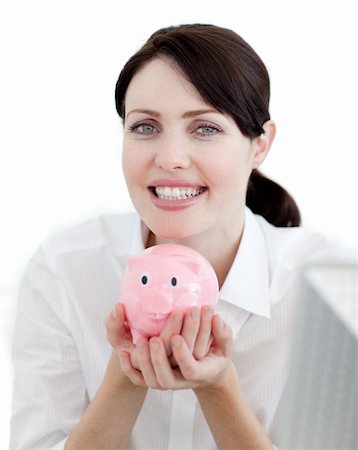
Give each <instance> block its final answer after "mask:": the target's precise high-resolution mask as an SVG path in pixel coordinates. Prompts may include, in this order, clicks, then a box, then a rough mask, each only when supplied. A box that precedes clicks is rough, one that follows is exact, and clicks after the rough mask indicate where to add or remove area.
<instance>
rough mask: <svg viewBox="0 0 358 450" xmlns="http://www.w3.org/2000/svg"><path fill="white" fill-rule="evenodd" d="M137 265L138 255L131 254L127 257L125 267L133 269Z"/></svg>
mask: <svg viewBox="0 0 358 450" xmlns="http://www.w3.org/2000/svg"><path fill="white" fill-rule="evenodd" d="M137 267H138V256H137V255H132V256H128V258H127V268H128V270H130V271H131V270H134V269H136V268H137Z"/></svg>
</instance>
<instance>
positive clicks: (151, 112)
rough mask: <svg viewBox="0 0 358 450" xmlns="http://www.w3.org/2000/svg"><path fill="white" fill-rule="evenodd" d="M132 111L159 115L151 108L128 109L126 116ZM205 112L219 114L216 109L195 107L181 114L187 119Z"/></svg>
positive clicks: (154, 115)
mask: <svg viewBox="0 0 358 450" xmlns="http://www.w3.org/2000/svg"><path fill="white" fill-rule="evenodd" d="M132 113H142V114H148V115H150V116H153V117H158V118H159V117H161V114H160V113H159V112H157V111H153V110H151V109H133V110H132V111H130V112H129V113H128V114H127V117H128V116H129V115H130V114H132ZM205 113H216V114H220V113H219V111H217V110H216V109H196V110H193V111H186V112H185V113H184V114H182V116H181V117H182V118H183V119H188V118H191V117H195V116H200V114H205Z"/></svg>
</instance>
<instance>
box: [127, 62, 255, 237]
mask: <svg viewBox="0 0 358 450" xmlns="http://www.w3.org/2000/svg"><path fill="white" fill-rule="evenodd" d="M125 111H126V116H125V122H124V140H123V158H122V163H123V171H124V176H125V179H126V182H127V186H128V190H129V194H130V197H131V199H132V202H133V204H134V207H135V208H136V210H137V211H138V213H139V215H140V216H141V218H142V219H143V221H144V222H145V223H146V224H147V225H148V227H149V228H150V229H151V230H152V231H153V233H154V234H155V235H156V236H157V243H159V242H160V239H161V238H162V240H168V239H169V240H176V241H178V240H181V239H187V238H193V237H195V236H199V235H201V236H204V237H205V236H207V238H208V239H215V236H219V235H218V233H220V235H221V236H222V237H224V236H226V237H228V238H229V237H230V236H231V235H232V236H237V233H238V232H240V231H241V229H242V225H243V217H244V206H245V197H246V187H247V182H248V178H249V176H250V173H251V170H252V169H253V168H254V167H256V166H257V165H258V157H257V156H255V148H254V147H255V141H250V140H249V139H248V138H246V137H244V136H243V135H242V133H241V131H240V130H239V128H238V127H237V125H236V123H235V122H234V120H233V119H232V118H231V117H230V116H228V115H227V114H222V113H220V112H218V111H217V110H215V109H214V108H213V107H212V106H210V105H208V104H207V103H205V101H204V100H203V98H202V97H201V96H200V94H199V92H198V91H197V90H196V88H195V87H194V86H193V85H192V84H191V83H190V82H188V81H187V80H186V79H185V77H184V76H183V75H182V72H181V71H180V69H179V68H178V67H177V66H176V65H175V63H173V62H172V61H171V60H169V59H163V58H157V59H154V60H151V61H150V62H149V63H147V64H146V65H145V66H144V67H143V68H142V69H141V70H140V71H138V72H137V73H136V75H135V76H134V77H133V79H132V80H131V82H130V84H129V86H128V89H127V92H126V97H125ZM240 227H241V229H240ZM222 233H224V235H222ZM209 242H211V243H212V244H214V241H209Z"/></svg>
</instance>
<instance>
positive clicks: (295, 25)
mask: <svg viewBox="0 0 358 450" xmlns="http://www.w3.org/2000/svg"><path fill="white" fill-rule="evenodd" d="M192 22H204V23H213V24H216V25H220V26H225V27H228V28H232V29H233V30H235V31H236V32H237V33H239V34H240V35H241V36H242V37H243V38H244V39H245V40H247V41H248V42H249V43H250V44H251V45H252V46H253V48H254V49H255V50H256V51H257V52H258V54H259V55H260V56H261V58H262V59H263V61H264V62H265V64H266V65H267V68H268V70H269V73H270V76H271V82H272V100H271V116H272V118H273V119H274V120H275V121H276V123H277V127H278V134H277V138H276V141H275V143H274V146H273V148H272V150H271V154H270V155H269V157H268V159H267V160H266V162H265V163H264V165H263V166H262V169H263V171H264V172H265V173H266V174H267V175H268V176H270V177H271V178H273V179H275V180H276V181H278V182H279V183H280V184H282V185H283V186H284V187H285V188H287V189H288V191H289V192H290V193H291V194H292V195H293V196H294V198H295V199H296V201H297V202H298V204H299V206H300V208H301V212H302V216H303V222H304V225H305V226H308V227H310V228H314V229H317V230H318V231H321V232H322V233H324V234H327V235H330V236H332V237H334V238H337V239H339V240H341V241H342V242H345V243H348V244H351V245H354V246H356V245H357V229H358V228H357V205H358V196H357V181H356V180H357V175H358V174H357V143H358V142H357V101H358V95H357V79H358V70H357V65H358V64H357V63H358V61H357V60H358V45H357V7H356V3H355V2H346V1H344V0H343V1H342V0H340V1H334V2H329V1H323V0H322V1H318V0H311V1H300V2H294V1H289V0H286V1H282V2H278V1H277V2H276V1H271V0H267V1H261V2H259V1H250V2H242V1H240V0H236V1H232V2H228V1H225V0H217V1H215V2H210V1H204V0H196V1H195V0H193V1H185V0H181V1H180V2H173V1H163V2H158V1H151V0H150V1H142V2H136V1H130V2H129V1H127V2H126V1H117V2H107V1H99V0H97V1H96V2H86V1H84V0H83V1H68V2H66V1H63V2H55V1H51V0H47V1H43V2H34V1H28V2H25V1H24V2H16V1H9V2H5V3H4V2H3V3H2V5H1V23H0V25H1V67H2V69H1V102H0V104H1V106H0V107H1V141H0V145H1V160H0V200H1V203H0V208H1V209H0V226H1V233H0V246H1V247H0V299H1V304H0V337H1V341H0V364H1V366H0V367H1V368H0V377H1V379H0V430H1V431H0V449H1V450H7V449H8V420H9V410H10V401H11V380H12V373H11V365H10V362H9V354H10V342H11V335H12V326H13V318H14V311H15V306H16V290H17V286H18V282H19V278H20V277H21V274H22V273H23V270H24V268H25V266H26V262H27V260H28V258H29V257H30V256H31V254H32V253H33V252H34V251H35V249H36V248H37V246H38V245H39V244H40V243H41V241H42V240H43V239H45V238H46V237H48V236H50V235H51V234H52V233H54V232H56V230H58V229H60V228H61V227H64V226H67V225H69V224H72V223H75V222H78V221H81V220H83V219H85V218H87V217H91V216H93V215H96V214H99V213H107V212H117V211H124V210H128V209H130V208H131V205H130V201H129V199H128V197H127V192H126V187H125V184H124V181H123V178H122V174H121V125H120V121H119V118H118V116H117V114H116V111H115V107H114V86H115V83H116V80H117V77H118V74H119V71H120V69H121V68H122V66H123V65H124V63H125V62H126V60H127V59H128V58H129V57H130V56H131V55H132V54H133V53H134V52H135V51H136V50H137V49H138V48H139V47H140V46H141V45H142V44H143V43H144V41H145V40H146V39H147V38H148V37H149V35H150V34H151V33H152V32H153V31H155V30H156V29H158V28H160V27H163V26H168V25H174V24H179V23H192Z"/></svg>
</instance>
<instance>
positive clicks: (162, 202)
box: [149, 180, 207, 210]
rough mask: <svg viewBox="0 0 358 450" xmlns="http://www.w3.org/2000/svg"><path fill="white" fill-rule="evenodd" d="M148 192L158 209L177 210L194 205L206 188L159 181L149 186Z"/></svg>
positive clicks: (190, 184)
mask: <svg viewBox="0 0 358 450" xmlns="http://www.w3.org/2000/svg"><path fill="white" fill-rule="evenodd" d="M149 191H150V192H151V194H152V195H151V198H152V200H153V202H154V204H155V205H156V206H158V207H159V208H161V209H169V210H178V209H183V208H186V207H189V206H192V205H194V204H195V203H196V202H197V201H198V200H199V198H200V196H201V194H203V193H204V192H206V191H207V188H206V187H204V186H198V185H195V184H193V183H191V182H186V181H179V180H160V181H157V182H155V183H153V184H152V185H151V186H149Z"/></svg>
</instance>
